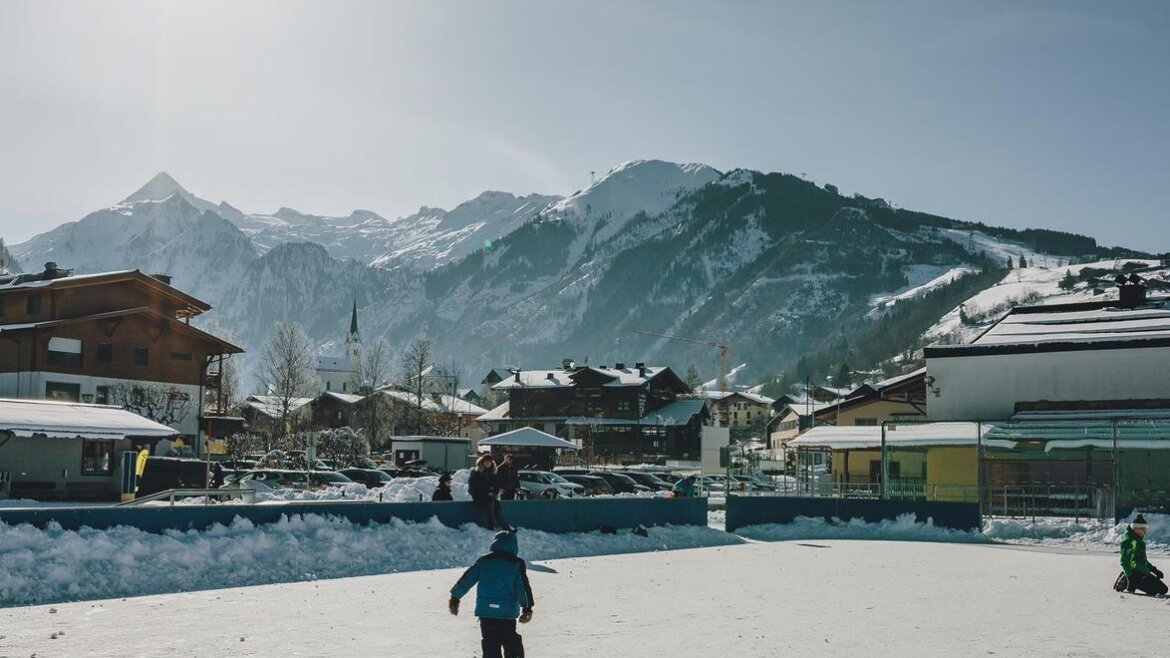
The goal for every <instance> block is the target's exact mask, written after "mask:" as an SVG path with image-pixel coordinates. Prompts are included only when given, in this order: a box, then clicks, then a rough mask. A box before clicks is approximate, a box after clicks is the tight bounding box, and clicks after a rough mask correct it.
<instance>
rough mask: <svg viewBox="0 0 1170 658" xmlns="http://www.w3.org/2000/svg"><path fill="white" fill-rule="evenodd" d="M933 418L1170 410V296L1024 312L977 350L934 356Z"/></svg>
mask: <svg viewBox="0 0 1170 658" xmlns="http://www.w3.org/2000/svg"><path fill="white" fill-rule="evenodd" d="M926 364H927V365H926V370H927V376H926V399H927V405H926V407H927V414H928V416H929V418H931V419H932V420H1006V419H1009V418H1011V417H1012V416H1013V415H1015V414H1016V413H1017V412H1025V411H1058V410H1063V409H1085V408H1093V409H1106V408H1108V409H1119V410H1122V409H1130V410H1132V409H1142V408H1151V407H1160V406H1170V298H1166V297H1163V298H1158V299H1147V298H1146V297H1145V286H1144V285H1142V284H1141V282H1140V281H1139V280H1137V279H1136V278H1133V279H1131V280H1129V281H1128V282H1127V283H1126V284H1124V285H1123V286H1122V295H1121V300H1120V301H1118V300H1108V301H1099V302H1085V303H1076V304H1059V305H1049V306H1029V307H1017V308H1015V309H1013V310H1012V311H1011V312H1010V313H1008V314H1007V315H1006V316H1005V317H1004V318H1003V319H1001V320H1000V321H999V322H997V323H996V324H995V325H993V326H992V327H991V328H990V329H988V330H987V331H985V332H984V333H983V334H982V335H981V336H979V337H978V338H977V339H976V340H975V341H974V342H972V343H971V344H968V345H940V346H934V347H928V348H926Z"/></svg>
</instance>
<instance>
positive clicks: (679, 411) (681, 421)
mask: <svg viewBox="0 0 1170 658" xmlns="http://www.w3.org/2000/svg"><path fill="white" fill-rule="evenodd" d="M706 404H707V402H706V401H705V400H701V399H697V398H683V399H681V400H675V401H674V402H671V403H670V404H668V405H666V406H663V407H660V408H658V409H656V410H654V411H651V412H650V413H647V414H646V415H645V416H643V417H642V420H641V424H643V425H686V424H687V423H689V422H691V419H692V418H694V417H695V414H698V413H701V412H702V411H703V407H705V406H706Z"/></svg>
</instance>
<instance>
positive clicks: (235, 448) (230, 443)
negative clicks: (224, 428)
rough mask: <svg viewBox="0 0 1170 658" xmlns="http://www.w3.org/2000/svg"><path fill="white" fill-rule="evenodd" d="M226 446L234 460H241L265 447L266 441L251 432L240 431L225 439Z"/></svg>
mask: <svg viewBox="0 0 1170 658" xmlns="http://www.w3.org/2000/svg"><path fill="white" fill-rule="evenodd" d="M224 447H225V448H226V449H227V454H228V455H229V456H230V457H231V458H232V461H239V460H241V459H244V458H246V457H247V456H248V455H251V454H254V453H257V452H259V451H260V450H261V449H262V448H263V447H264V441H263V440H261V439H260V437H258V436H256V435H255V434H252V433H250V432H238V433H236V434H231V435H228V437H227V438H226V439H224Z"/></svg>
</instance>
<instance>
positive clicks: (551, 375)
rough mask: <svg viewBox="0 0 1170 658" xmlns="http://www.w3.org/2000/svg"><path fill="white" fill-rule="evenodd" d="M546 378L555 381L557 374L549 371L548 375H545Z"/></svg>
mask: <svg viewBox="0 0 1170 658" xmlns="http://www.w3.org/2000/svg"><path fill="white" fill-rule="evenodd" d="M544 378H545V379H547V380H549V381H553V382H555V381H556V380H557V376H556V375H554V374H552V373H551V372H550V373H548V374H547V375H545V376H544Z"/></svg>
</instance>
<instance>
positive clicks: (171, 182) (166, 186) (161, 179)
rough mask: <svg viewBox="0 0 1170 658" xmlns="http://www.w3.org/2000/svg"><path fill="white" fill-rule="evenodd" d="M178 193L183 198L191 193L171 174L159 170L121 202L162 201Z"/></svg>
mask: <svg viewBox="0 0 1170 658" xmlns="http://www.w3.org/2000/svg"><path fill="white" fill-rule="evenodd" d="M172 194H178V195H179V196H181V197H183V198H185V199H186V198H188V197H190V196H191V193H190V192H188V191H187V190H185V189H183V186H182V185H179V182H178V181H176V180H175V179H174V178H171V175H170V174H168V173H167V172H165V171H160V172H158V173H157V174H155V175H154V178H151V179H150V180H149V181H147V182H146V185H143V186H142V187H140V188H138V191H137V192H135V193H134V194H131V195H130V196H128V197H126V198H125V199H123V200H122V203H129V202H131V201H162V200H163V199H165V198H167V197H169V196H171V195H172Z"/></svg>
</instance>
